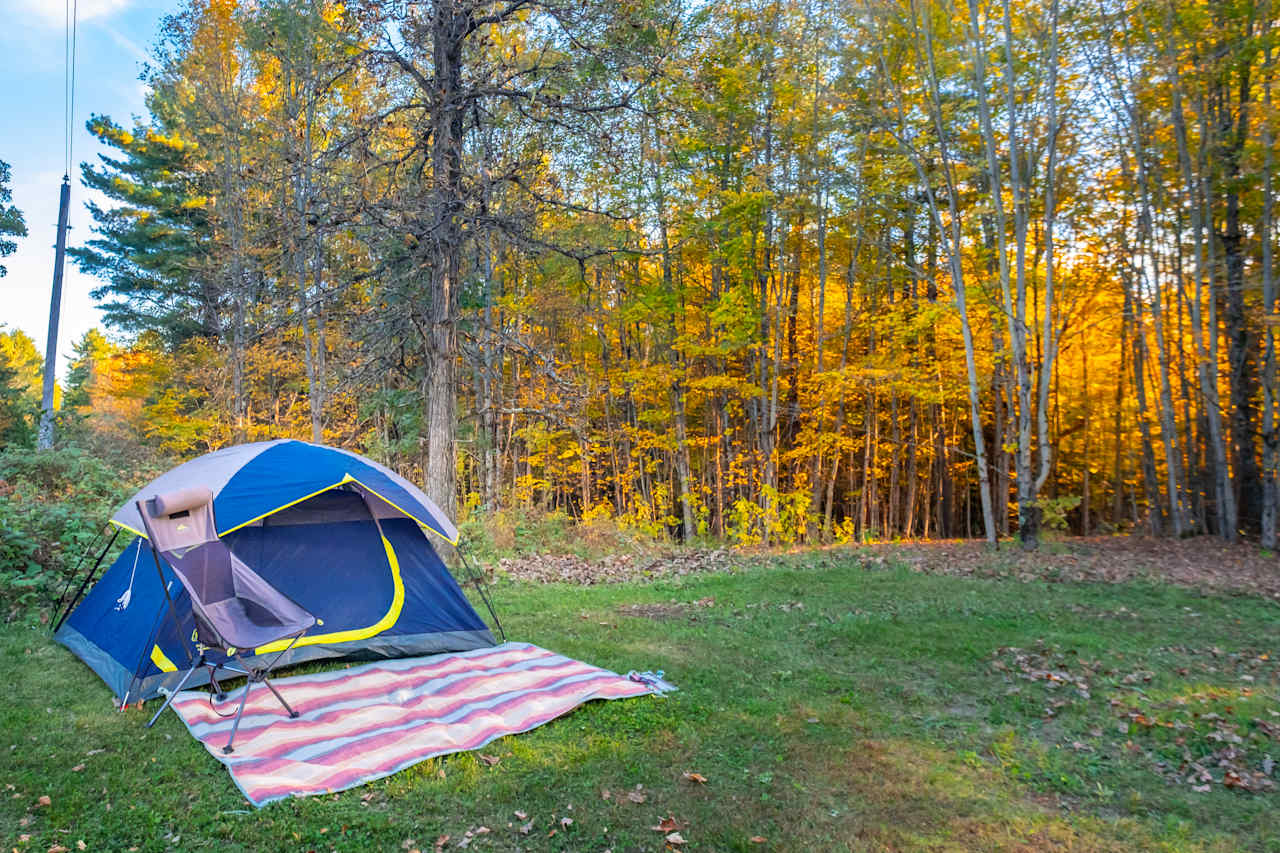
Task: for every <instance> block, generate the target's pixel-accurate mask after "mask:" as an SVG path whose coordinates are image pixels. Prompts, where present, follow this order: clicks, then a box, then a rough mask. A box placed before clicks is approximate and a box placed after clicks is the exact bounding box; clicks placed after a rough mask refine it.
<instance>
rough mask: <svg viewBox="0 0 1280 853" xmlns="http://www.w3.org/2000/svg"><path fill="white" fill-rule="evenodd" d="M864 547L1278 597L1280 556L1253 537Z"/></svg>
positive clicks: (875, 554) (948, 565)
mask: <svg viewBox="0 0 1280 853" xmlns="http://www.w3.org/2000/svg"><path fill="white" fill-rule="evenodd" d="M862 550H863V551H864V552H869V553H870V555H871V562H872V564H873V567H874V565H875V564H879V565H881V566H883V567H885V568H888V567H889V566H891V565H892V564H894V563H905V564H906V565H908V566H909V567H911V568H912V569H913V570H915V571H918V572H927V573H929V574H942V575H960V576H973V577H1009V578H1013V579H1017V580H1051V581H1054V580H1056V581H1095V582H1098V581H1100V582H1104V583H1121V582H1124V581H1129V580H1136V579H1160V580H1167V581H1171V582H1172V583H1176V584H1178V585H1180V586H1187V587H1192V588H1196V589H1203V590H1206V591H1213V592H1239V593H1249V594H1252V595H1261V596H1265V597H1267V598H1271V599H1273V600H1276V601H1280V558H1277V557H1276V556H1274V555H1271V556H1268V555H1266V554H1264V553H1263V552H1262V551H1261V549H1259V548H1258V546H1257V545H1256V544H1254V543H1247V542H1237V543H1226V542H1222V541H1221V540H1218V539H1215V538H1212V537H1209V536H1199V537H1195V538H1192V539H1182V540H1176V539H1155V538H1150V537H1139V536H1094V537H1084V538H1078V539H1070V540H1064V541H1060V542H1047V543H1045V544H1044V545H1042V546H1041V549H1040V550H1039V551H1036V552H1032V553H1025V552H1023V551H1022V550H1021V549H1019V548H1018V546H1017V545H1016V544H1015V543H1012V542H1009V543H1001V545H1000V549H999V550H998V551H995V552H992V551H990V550H988V549H987V547H986V545H985V544H984V543H982V542H979V541H972V540H942V541H938V542H913V543H905V544H885V545H869V546H862ZM1109 615H1110V616H1111V617H1112V618H1124V617H1125V616H1127V615H1129V614H1124V613H1115V614H1109Z"/></svg>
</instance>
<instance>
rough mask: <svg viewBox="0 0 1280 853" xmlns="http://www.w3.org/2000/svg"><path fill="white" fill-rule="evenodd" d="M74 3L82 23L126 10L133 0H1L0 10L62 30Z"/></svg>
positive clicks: (77, 15)
mask: <svg viewBox="0 0 1280 853" xmlns="http://www.w3.org/2000/svg"><path fill="white" fill-rule="evenodd" d="M71 2H74V3H75V6H76V17H77V19H78V20H79V21H80V22H81V23H84V22H85V21H92V20H93V19H95V18H105V17H107V16H109V15H114V14H116V13H117V12H121V11H123V10H124V9H126V8H127V7H128V6H129V4H130V2H131V0H68V3H64V2H63V0H0V10H8V11H11V12H17V13H19V14H23V15H28V16H30V19H31V20H33V21H35V22H36V23H39V24H41V25H43V26H45V27H57V28H59V29H61V28H62V27H63V25H65V23H66V20H67V5H69V3H71Z"/></svg>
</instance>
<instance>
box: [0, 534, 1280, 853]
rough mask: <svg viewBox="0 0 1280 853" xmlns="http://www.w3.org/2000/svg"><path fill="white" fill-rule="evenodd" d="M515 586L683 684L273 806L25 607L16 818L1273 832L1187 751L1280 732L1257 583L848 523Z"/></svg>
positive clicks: (548, 619)
mask: <svg viewBox="0 0 1280 853" xmlns="http://www.w3.org/2000/svg"><path fill="white" fill-rule="evenodd" d="M496 597H497V600H498V605H499V607H500V608H501V615H502V616H503V618H504V623H505V624H506V626H507V629H508V633H509V635H510V636H511V637H512V638H516V639H521V640H528V641H530V642H533V643H537V644H539V645H542V646H546V647H548V648H551V649H554V650H556V651H558V652H561V653H564V654H567V655H570V656H573V657H578V658H581V659H583V660H586V661H588V662H591V663H594V664H598V665H601V666H604V667H608V668H611V669H615V670H619V671H626V670H628V669H633V668H638V669H649V668H653V669H659V668H661V669H665V670H666V672H667V675H668V677H669V678H670V679H671V680H672V681H674V682H676V683H677V684H678V685H679V686H680V688H681V690H680V692H679V693H676V694H674V695H672V696H671V697H669V698H666V699H658V698H649V697H646V698H641V699H636V700H623V701H615V702H607V703H593V704H591V705H589V706H587V707H584V708H581V709H579V710H577V711H576V712H574V713H572V714H570V715H568V716H566V717H564V718H562V719H560V720H557V721H555V722H553V723H551V724H549V725H546V726H543V727H542V728H539V729H536V730H534V731H532V732H529V733H527V734H524V735H520V736H518V737H512V738H505V739H503V740H500V741H497V742H495V743H493V744H491V745H490V746H489V747H487V748H485V749H484V750H483V752H484V753H486V754H488V755H493V756H498V757H499V758H500V759H501V760H500V762H499V763H498V764H497V765H496V766H493V767H489V766H486V765H485V764H484V763H482V762H480V761H479V760H478V757H477V756H476V755H475V754H474V753H468V754H462V755H456V756H450V757H446V758H444V759H441V760H433V761H428V762H424V763H422V764H419V765H417V766H415V767H413V768H411V769H410V770H408V771H406V772H403V773H400V774H397V775H395V776H393V777H390V778H388V779H385V780H382V781H379V782H375V783H373V784H370V785H367V786H364V787H361V788H356V789H353V790H351V791H347V792H344V793H341V794H338V795H332V796H322V797H312V798H306V799H293V800H288V801H284V802H280V803H275V804H272V805H269V806H267V807H266V808H264V809H261V810H254V809H252V808H251V807H250V806H248V805H247V804H246V803H245V801H244V800H243V799H242V798H241V797H240V795H239V793H238V792H237V791H236V789H235V788H234V786H233V785H232V783H231V781H230V779H229V777H228V776H227V774H226V772H225V771H224V770H223V769H222V767H221V765H219V764H218V763H217V762H216V761H215V760H214V759H213V758H211V757H210V756H209V755H208V754H207V753H205V751H204V750H203V748H202V747H201V746H200V745H199V744H197V743H196V742H195V741H194V740H193V739H192V738H190V737H189V736H188V735H187V734H186V732H185V730H184V729H183V727H182V725H181V723H180V722H179V721H178V719H177V718H176V717H175V716H174V715H173V714H171V713H167V714H166V715H165V716H164V717H163V718H162V720H161V721H160V723H158V724H157V726H156V727H155V728H154V729H152V730H150V731H148V730H146V729H144V728H143V727H142V724H143V722H144V720H145V718H146V717H145V713H144V712H140V711H137V710H130V711H128V712H126V713H124V714H119V713H115V712H113V711H112V710H111V706H110V696H109V694H108V691H107V689H106V688H105V687H104V686H103V685H102V683H101V682H100V681H98V679H97V678H96V677H95V676H94V675H92V674H91V673H90V672H89V671H88V670H87V669H86V668H85V667H84V666H83V665H82V664H80V662H79V661H77V660H75V659H74V658H73V657H72V656H71V655H70V653H68V652H67V651H66V650H64V649H62V648H61V647H59V646H55V645H54V644H52V643H51V641H50V640H49V639H48V636H47V633H46V631H45V629H43V628H42V627H40V626H39V625H37V624H34V621H33V622H32V623H31V624H11V625H9V626H7V627H4V628H3V629H0V683H2V684H4V685H6V687H5V690H4V693H3V694H2V695H3V698H0V732H3V734H2V735H0V789H2V790H0V797H2V799H0V842H3V845H4V849H6V850H7V849H9V848H17V849H18V850H20V851H27V850H39V851H46V850H48V849H49V848H50V847H52V846H54V845H60V846H63V847H66V848H68V849H70V850H76V849H77V842H78V841H81V840H83V841H84V843H85V846H86V848H87V849H90V850H107V849H129V848H132V847H136V848H138V849H139V850H200V849H218V850H276V849H279V850H302V851H305V850H317V851H319V850H334V849H336V850H366V849H376V850H401V849H406V850H407V849H413V848H420V849H422V850H431V849H434V847H435V845H436V841H437V839H438V838H439V837H440V836H443V835H449V836H450V841H449V842H448V846H447V847H446V848H445V849H449V850H453V849H457V847H456V845H457V842H459V841H460V840H464V839H465V838H466V836H465V834H466V833H467V831H468V830H471V831H474V830H475V829H476V828H477V827H480V826H484V827H487V828H489V829H490V830H491V832H489V833H488V834H483V835H476V836H474V837H473V839H472V840H471V841H470V844H469V849H471V850H517V849H520V850H606V849H610V848H611V849H613V850H615V851H623V850H661V849H664V847H665V844H664V842H663V840H662V839H663V834H662V833H659V832H656V831H654V830H652V829H650V827H651V826H654V825H656V824H657V823H658V821H659V820H660V819H661V818H663V817H667V816H672V817H674V818H675V820H676V821H677V822H678V823H679V825H680V827H681V829H680V833H681V835H683V837H684V838H685V839H687V841H688V843H687V844H686V845H684V848H683V849H687V850H723V851H734V850H744V851H745V850H764V849H768V850H840V849H858V850H861V849H868V850H879V849H893V850H911V849H928V850H1045V849H1072V850H1098V849H1102V850H1108V849H1114V850H1133V849H1137V850H1201V849H1206V850H1237V849H1256V850H1280V809H1278V808H1277V805H1280V794H1278V793H1276V792H1275V791H1271V792H1248V791H1242V790H1237V789H1228V788H1225V787H1224V786H1223V785H1222V784H1220V780H1221V777H1222V773H1223V770H1222V768H1219V767H1217V766H1214V767H1212V768H1211V774H1212V775H1213V776H1215V777H1216V778H1217V781H1214V782H1212V783H1211V786H1210V790H1208V791H1207V792H1198V791H1196V790H1194V789H1193V784H1192V783H1188V782H1186V781H1185V776H1186V775H1187V772H1189V771H1187V772H1181V773H1179V772H1178V768H1179V766H1180V765H1181V764H1182V762H1184V761H1187V760H1188V759H1189V760H1190V761H1197V762H1201V763H1203V762H1204V761H1205V760H1207V759H1206V758H1205V757H1206V756H1210V755H1213V754H1214V753H1215V751H1218V750H1222V749H1224V748H1227V747H1231V748H1233V749H1235V750H1236V753H1235V755H1236V758H1234V759H1232V760H1233V761H1235V762H1236V764H1237V765H1238V766H1240V767H1248V766H1259V765H1260V763H1261V762H1262V761H1264V760H1265V756H1267V755H1268V754H1269V755H1271V756H1272V757H1274V758H1276V759H1277V760H1280V747H1278V746H1277V744H1276V742H1275V741H1273V740H1271V739H1270V737H1271V736H1275V730H1274V729H1272V730H1271V732H1270V736H1269V735H1268V730H1267V725H1270V724H1272V723H1274V724H1276V725H1280V716H1275V714H1277V713H1280V699H1278V681H1277V666H1276V659H1277V657H1278V656H1280V619H1278V618H1277V617H1278V616H1280V609H1278V608H1277V606H1276V605H1275V604H1271V603H1268V602H1266V601H1265V600H1263V599H1261V598H1251V597H1202V596H1199V595H1197V594H1195V593H1193V592H1190V591H1187V590H1183V589H1179V588H1175V587H1172V586H1168V585H1115V586H1109V585H1083V584H1080V585H1071V584H1046V583H1041V582H1028V583H1020V582H1017V581H1012V580H976V579H965V578H953V577H941V576H930V575H922V574H914V573H911V572H907V571H905V570H899V569H894V568H890V569H888V570H877V571H868V570H866V569H864V568H863V566H862V565H861V563H860V562H859V561H858V558H857V556H856V553H855V552H845V553H841V552H832V551H825V552H815V553H811V554H796V555H790V556H787V557H781V558H770V559H767V560H762V561H759V562H757V563H755V564H753V565H752V566H751V567H750V568H747V569H744V570H742V571H739V572H735V573H732V574H719V575H701V576H689V577H684V578H676V579H671V580H665V581H661V582H655V583H652V584H649V585H620V586H596V587H589V588H579V587H565V586H553V585H548V586H540V587H535V586H528V585H518V584H510V583H508V584H505V585H503V586H500V587H499V588H498V589H497V590H496ZM707 599H714V602H713V603H711V602H708V601H707ZM798 605H802V606H798ZM1264 656H1265V657H1264ZM1040 671H1045V672H1054V673H1058V674H1059V675H1057V676H1055V678H1060V676H1063V675H1065V676H1067V677H1068V679H1067V680H1066V681H1062V680H1057V681H1055V680H1053V679H1049V678H1045V677H1044V676H1040V677H1039V678H1028V677H1027V676H1028V674H1031V675H1033V676H1034V674H1035V673H1037V672H1040ZM1077 682H1081V683H1084V685H1085V687H1086V688H1087V689H1086V690H1084V691H1082V690H1081V689H1080V687H1079V685H1078V684H1077ZM1086 693H1087V698H1086ZM148 713H149V712H148ZM1213 715H1216V716H1213ZM1256 721H1261V722H1256ZM1236 738H1238V739H1239V743H1236V742H1235V739H1236ZM91 753H92V754H91ZM1188 766H1189V765H1188ZM1233 766H1235V765H1233ZM686 771H687V772H694V773H699V774H702V775H703V776H705V777H706V778H707V782H706V783H705V784H699V783H697V782H695V781H690V780H688V779H686V778H684V777H683V774H684V773H685V772H686ZM1175 776H1176V777H1177V778H1176V779H1174V778H1173V777H1175ZM1197 784H1198V783H1197ZM637 786H643V787H642V788H640V789H639V790H640V792H641V793H642V794H643V796H644V799H645V801H644V802H643V803H634V802H631V801H629V800H628V799H627V797H626V794H627V792H630V791H635V790H636V788H637ZM605 790H608V791H609V792H610V797H609V798H608V799H605V798H604V797H603V796H602V792H603V791H605ZM42 796H47V797H49V799H50V804H49V805H47V806H41V805H39V798H40V797H42ZM517 810H519V811H522V812H524V813H526V814H527V815H528V819H529V820H530V821H531V822H532V824H533V827H532V828H531V830H530V831H529V833H528V834H527V835H524V834H521V833H520V832H519V828H520V826H521V824H522V823H523V821H521V820H520V819H518V818H517V817H516V816H515V814H514V812H515V811H517ZM565 817H568V818H571V819H572V824H571V825H568V826H565V825H562V824H561V822H560V821H561V819H562V818H565ZM553 829H555V830H556V832H555V834H554V835H551V834H550V833H551V831H552V830H553ZM23 835H29V836H30V839H29V840H27V841H22V840H21V836H23ZM752 837H763V838H765V839H767V840H766V841H764V842H752V841H751V839H752Z"/></svg>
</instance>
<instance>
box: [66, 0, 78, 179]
mask: <svg viewBox="0 0 1280 853" xmlns="http://www.w3.org/2000/svg"><path fill="white" fill-rule="evenodd" d="M64 2H65V11H66V22H65V25H64V27H63V34H62V38H63V53H64V56H63V68H64V77H63V93H62V95H63V97H62V104H63V114H62V120H63V128H62V131H63V148H64V153H65V157H66V168H65V170H64V171H63V174H64V175H66V176H68V177H70V175H71V163H72V148H73V146H72V139H73V138H74V136H75V114H76V24H77V22H78V18H79V8H78V6H79V0H64Z"/></svg>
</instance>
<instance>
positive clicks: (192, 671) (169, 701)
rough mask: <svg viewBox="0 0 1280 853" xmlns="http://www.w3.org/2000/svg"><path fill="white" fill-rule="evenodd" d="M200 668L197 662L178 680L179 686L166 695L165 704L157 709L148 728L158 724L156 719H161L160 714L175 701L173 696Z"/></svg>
mask: <svg viewBox="0 0 1280 853" xmlns="http://www.w3.org/2000/svg"><path fill="white" fill-rule="evenodd" d="M199 668H200V663H199V662H197V663H196V665H195V666H193V667H191V669H189V670H187V674H186V675H184V676H182V680H181V681H179V682H178V686H177V687H175V688H174V689H173V692H171V693H170V694H169V695H168V696H166V697H165V700H164V704H163V705H161V706H160V710H159V711H156V715H155V716H154V717H152V718H151V721H150V722H149V723H147V726H146V727H147V728H151V727H152V726H154V725H155V724H156V720H158V719H160V715H161V714H163V713H164V709H165V708H168V707H169V705H171V704H172V703H173V697H175V696H177V695H178V693H179V691H181V690H182V688H183V687H186V685H187V681H188V680H190V678H191V676H192V675H194V674H195V671H196V670H197V669H199Z"/></svg>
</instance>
